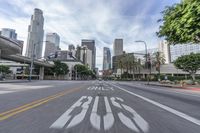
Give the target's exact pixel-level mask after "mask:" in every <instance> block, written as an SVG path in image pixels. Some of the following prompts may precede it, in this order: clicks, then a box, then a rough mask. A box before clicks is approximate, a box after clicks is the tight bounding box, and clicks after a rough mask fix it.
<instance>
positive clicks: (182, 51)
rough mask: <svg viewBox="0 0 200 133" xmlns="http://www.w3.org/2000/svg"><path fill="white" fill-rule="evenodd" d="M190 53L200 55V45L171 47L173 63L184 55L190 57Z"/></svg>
mask: <svg viewBox="0 0 200 133" xmlns="http://www.w3.org/2000/svg"><path fill="white" fill-rule="evenodd" d="M190 53H200V45H199V44H192V43H190V44H176V45H170V54H171V62H173V61H175V60H176V59H177V58H178V57H180V56H182V55H188V54H190Z"/></svg>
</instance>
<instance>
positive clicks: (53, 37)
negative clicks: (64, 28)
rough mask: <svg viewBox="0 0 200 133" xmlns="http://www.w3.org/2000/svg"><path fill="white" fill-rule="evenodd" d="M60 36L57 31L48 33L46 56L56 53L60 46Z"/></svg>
mask: <svg viewBox="0 0 200 133" xmlns="http://www.w3.org/2000/svg"><path fill="white" fill-rule="evenodd" d="M59 43H60V37H59V35H58V34H56V33H47V35H46V47H45V57H47V56H49V55H52V54H55V52H56V51H57V50H58V48H59Z"/></svg>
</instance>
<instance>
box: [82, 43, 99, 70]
mask: <svg viewBox="0 0 200 133" xmlns="http://www.w3.org/2000/svg"><path fill="white" fill-rule="evenodd" d="M81 45H82V46H87V48H88V49H89V50H91V51H92V69H93V70H94V69H95V65H96V47H95V40H85V39H84V40H82V41H81Z"/></svg>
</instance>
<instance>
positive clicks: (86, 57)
mask: <svg viewBox="0 0 200 133" xmlns="http://www.w3.org/2000/svg"><path fill="white" fill-rule="evenodd" d="M80 60H81V61H82V62H83V64H85V65H87V66H88V67H89V68H90V69H93V68H92V50H90V49H89V48H87V47H86V46H82V47H81V50H80Z"/></svg>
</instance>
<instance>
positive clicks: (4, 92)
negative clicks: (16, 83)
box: [0, 91, 16, 94]
mask: <svg viewBox="0 0 200 133" xmlns="http://www.w3.org/2000/svg"><path fill="white" fill-rule="evenodd" d="M12 92H16V91H0V94H6V93H12Z"/></svg>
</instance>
